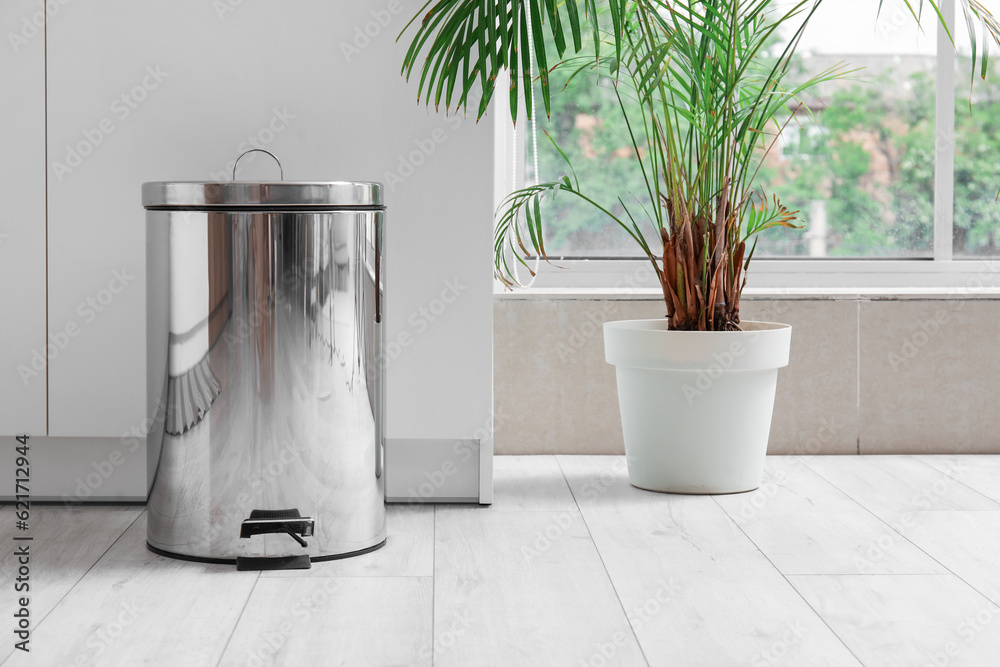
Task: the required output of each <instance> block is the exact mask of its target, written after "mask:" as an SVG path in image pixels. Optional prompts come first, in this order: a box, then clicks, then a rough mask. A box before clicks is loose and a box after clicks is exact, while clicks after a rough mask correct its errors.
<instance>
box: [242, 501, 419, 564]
mask: <svg viewBox="0 0 1000 667" xmlns="http://www.w3.org/2000/svg"><path fill="white" fill-rule="evenodd" d="M385 521H386V543H385V546H384V547H382V548H381V549H379V550H378V551H373V552H371V553H367V554H362V555H360V556H353V557H351V558H342V559H338V560H330V561H322V562H319V563H313V565H312V568H311V569H309V570H270V571H267V572H262V573H261V576H262V577H275V578H283V577H303V576H305V577H431V576H434V506H433V505H416V504H414V505H387V506H386V508H385Z"/></svg>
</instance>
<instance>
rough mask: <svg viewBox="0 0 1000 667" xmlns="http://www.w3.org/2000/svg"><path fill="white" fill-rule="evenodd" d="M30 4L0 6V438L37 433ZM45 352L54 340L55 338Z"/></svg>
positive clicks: (41, 330) (34, 18)
mask: <svg viewBox="0 0 1000 667" xmlns="http://www.w3.org/2000/svg"><path fill="white" fill-rule="evenodd" d="M41 25H43V12H42V9H41V6H40V5H39V4H38V3H37V2H35V1H34V0H5V1H4V2H3V3H0V26H3V28H4V30H3V33H4V40H3V44H2V45H0V436H3V435H17V434H21V433H28V434H31V435H45V390H46V382H47V377H46V376H47V371H46V349H45V348H46V344H47V342H48V341H46V335H45V39H44V36H43V32H42V29H41V27H40V26H41ZM52 342H53V345H54V347H53V350H54V351H57V352H58V347H55V346H57V345H58V344H59V343H61V342H62V338H61V337H57V338H56V340H54V341H52Z"/></svg>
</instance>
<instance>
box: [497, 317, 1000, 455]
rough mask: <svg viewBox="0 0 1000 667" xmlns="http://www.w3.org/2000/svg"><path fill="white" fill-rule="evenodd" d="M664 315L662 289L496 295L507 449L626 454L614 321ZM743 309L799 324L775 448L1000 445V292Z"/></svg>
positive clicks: (500, 448) (501, 423)
mask: <svg viewBox="0 0 1000 667" xmlns="http://www.w3.org/2000/svg"><path fill="white" fill-rule="evenodd" d="M662 315H663V312H662V306H661V305H660V304H659V302H656V301H652V300H649V301H637V300H594V299H579V300H573V299H566V298H552V299H540V298H532V299H509V298H498V299H496V300H495V302H494V360H493V365H494V405H495V409H496V431H495V447H496V452H497V453H499V454H551V453H573V454H615V453H621V452H622V451H623V444H622V432H621V422H620V417H619V413H618V397H617V390H616V386H615V373H614V368H613V367H612V366H610V365H608V364H607V363H605V361H604V339H603V333H602V330H601V325H602V324H603V323H604V322H606V321H610V320H623V319H642V318H653V317H661V316H662ZM743 317H744V319H755V320H767V321H778V322H785V323H788V324H791V325H792V327H793V333H792V349H791V358H790V363H789V365H788V367H787V368H784V369H782V370H781V371H780V372H779V374H778V390H777V396H776V399H775V409H774V417H773V420H772V425H771V440H770V444H769V447H768V451H769V453H772V454H806V453H813V454H857V453H862V454H880V453H889V452H891V453H900V452H921V453H932V452H933V453H945V452H954V451H963V452H979V453H982V452H992V453H1000V301H990V300H950V301H949V300H903V301H895V300H876V301H868V300H857V299H833V300H831V299H815V300H811V299H788V300H745V301H744V304H743ZM934 322H938V327H937V328H934V324H933V323H934ZM921 332H923V334H922V333H921ZM925 336H926V339H925ZM859 364H860V365H859ZM859 393H860V401H859Z"/></svg>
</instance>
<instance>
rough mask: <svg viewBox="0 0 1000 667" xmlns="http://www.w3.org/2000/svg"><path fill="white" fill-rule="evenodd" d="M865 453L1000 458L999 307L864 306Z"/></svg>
mask: <svg viewBox="0 0 1000 667" xmlns="http://www.w3.org/2000/svg"><path fill="white" fill-rule="evenodd" d="M860 323H861V327H860V331H861V345H860V351H861V355H860V356H861V374H860V378H861V383H860V386H861V401H860V411H859V412H860V415H861V440H860V442H861V452H862V453H863V454H905V453H921V454H937V453H941V452H963V453H969V454H984V453H989V454H996V453H1000V301H895V302H885V301H882V302H877V301H876V302H867V303H862V304H861V317H860Z"/></svg>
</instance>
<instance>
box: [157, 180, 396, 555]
mask: <svg viewBox="0 0 1000 667" xmlns="http://www.w3.org/2000/svg"><path fill="white" fill-rule="evenodd" d="M142 199H143V206H144V207H145V208H146V234H147V237H146V238H147V241H146V244H147V292H148V305H147V344H148V352H147V354H148V364H147V373H148V380H147V381H148V398H147V403H148V406H149V416H150V418H151V420H152V422H153V427H152V429H151V430H150V433H149V438H148V442H149V447H150V461H151V464H152V465H155V466H156V469H155V472H154V474H153V485H152V488H151V490H150V495H149V502H148V506H147V515H148V545H149V547H150V548H151V549H152V550H153V551H156V552H158V553H163V554H165V555H169V556H175V557H180V558H187V559H193V560H203V561H214V562H235V561H236V559H237V558H240V559H241V561H243V562H247V563H250V562H252V561H250V560H245V559H248V558H257V559H268V558H271V557H277V556H282V557H296V558H297V562H298V563H299V564H298V565H281V563H282V562H286V561H287V559H286V561H280V560H277V559H276V560H273V561H268V560H262V561H260V563H257V562H256V561H253V562H254V563H257V564H259V565H260V567H253V569H270V568H271V567H308V564H309V562H310V558H311V560H312V561H317V560H324V559H329V558H339V557H344V556H348V555H354V554H357V553H361V552H365V551H370V550H372V549H376V548H378V547H380V546H382V545H383V544H384V543H385V506H384V496H383V486H382V484H383V481H382V449H381V443H382V409H381V405H382V375H381V371H380V370H379V364H377V363H376V359H378V355H379V353H380V348H381V337H382V334H381V330H382V326H381V320H382V318H381V311H382V285H381V275H382V226H383V220H384V218H385V207H384V205H383V202H382V193H381V186H380V185H379V184H378V183H349V182H293V181H280V182H273V183H255V182H235V181H234V182H227V183H197V182H171V183H162V182H161V183H145V184H144V185H143V187H142ZM304 556H308V557H309V558H303V557H304ZM303 561H304V563H305V564H304V565H303V564H302V563H303ZM269 562H270V563H272V564H271V565H268V564H267V563H269ZM240 566H241V568H242V567H243V565H242V563H241V565H240Z"/></svg>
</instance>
